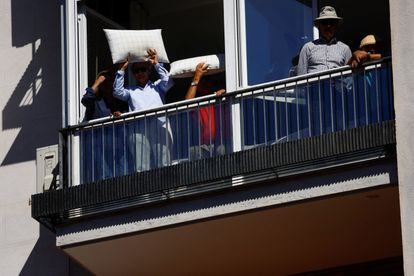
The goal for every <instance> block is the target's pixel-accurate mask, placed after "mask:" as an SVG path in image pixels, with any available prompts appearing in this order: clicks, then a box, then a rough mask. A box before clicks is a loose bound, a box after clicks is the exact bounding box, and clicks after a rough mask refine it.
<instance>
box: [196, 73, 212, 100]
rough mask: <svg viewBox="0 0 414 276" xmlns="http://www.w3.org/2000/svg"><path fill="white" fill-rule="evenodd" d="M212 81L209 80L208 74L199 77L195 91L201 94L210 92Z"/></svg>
mask: <svg viewBox="0 0 414 276" xmlns="http://www.w3.org/2000/svg"><path fill="white" fill-rule="evenodd" d="M213 84H214V83H213V81H211V80H210V79H209V78H208V76H206V77H204V78H202V79H201V81H200V83H199V84H198V87H197V92H198V94H199V95H201V96H205V95H208V94H211V93H212V92H213Z"/></svg>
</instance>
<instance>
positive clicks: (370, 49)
mask: <svg viewBox="0 0 414 276" xmlns="http://www.w3.org/2000/svg"><path fill="white" fill-rule="evenodd" d="M361 50H362V51H365V52H369V53H371V54H376V53H377V52H378V49H377V46H376V45H375V44H371V45H365V46H362V48H361Z"/></svg>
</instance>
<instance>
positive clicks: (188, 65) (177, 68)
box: [170, 54, 225, 78]
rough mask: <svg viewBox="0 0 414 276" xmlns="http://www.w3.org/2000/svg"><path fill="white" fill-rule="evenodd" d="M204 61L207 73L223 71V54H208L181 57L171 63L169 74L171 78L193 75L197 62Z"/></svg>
mask: <svg viewBox="0 0 414 276" xmlns="http://www.w3.org/2000/svg"><path fill="white" fill-rule="evenodd" d="M200 62H204V63H206V64H208V68H209V71H208V73H207V75H211V74H216V73H220V72H223V71H224V68H225V62H224V55H223V54H219V55H208V56H200V57H193V58H187V59H181V60H177V61H174V62H173V63H171V69H170V75H171V77H173V78H189V77H192V76H193V75H194V72H195V68H196V66H197V64H199V63H200Z"/></svg>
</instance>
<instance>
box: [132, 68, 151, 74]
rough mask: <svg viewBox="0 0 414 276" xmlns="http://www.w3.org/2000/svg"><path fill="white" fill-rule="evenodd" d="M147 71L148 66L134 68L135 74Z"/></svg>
mask: <svg viewBox="0 0 414 276" xmlns="http://www.w3.org/2000/svg"><path fill="white" fill-rule="evenodd" d="M147 71H148V67H135V68H133V69H132V72H133V73H134V74H137V73H144V72H147Z"/></svg>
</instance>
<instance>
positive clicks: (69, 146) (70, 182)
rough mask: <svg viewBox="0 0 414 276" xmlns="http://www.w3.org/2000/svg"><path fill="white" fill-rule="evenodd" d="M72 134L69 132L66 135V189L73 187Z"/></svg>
mask: <svg viewBox="0 0 414 276" xmlns="http://www.w3.org/2000/svg"><path fill="white" fill-rule="evenodd" d="M73 135H74V134H73V133H72V132H71V133H70V134H68V136H67V139H68V141H67V144H66V145H67V154H68V160H67V164H68V168H67V169H68V171H67V176H68V187H72V186H73V177H72V174H73V172H72V170H73V141H72V140H73V139H72V136H73Z"/></svg>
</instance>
